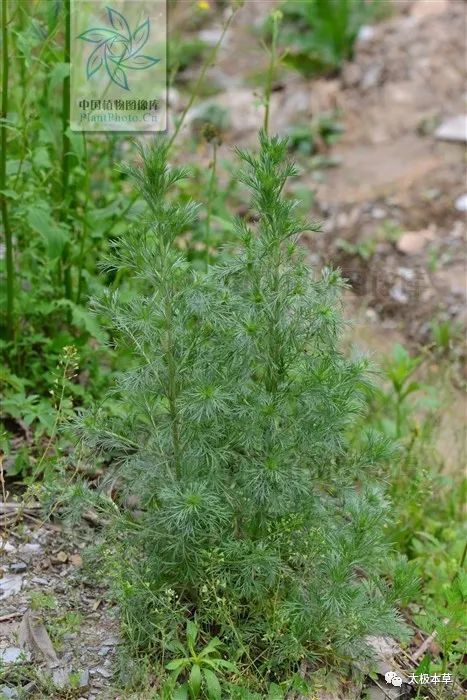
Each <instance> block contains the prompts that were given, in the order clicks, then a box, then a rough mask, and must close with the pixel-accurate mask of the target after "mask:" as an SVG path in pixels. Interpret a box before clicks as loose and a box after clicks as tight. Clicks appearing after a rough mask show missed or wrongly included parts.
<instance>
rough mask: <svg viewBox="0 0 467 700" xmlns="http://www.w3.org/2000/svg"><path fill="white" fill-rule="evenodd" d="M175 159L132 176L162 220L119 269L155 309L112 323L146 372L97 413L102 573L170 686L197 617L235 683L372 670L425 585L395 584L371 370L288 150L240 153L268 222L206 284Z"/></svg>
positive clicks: (145, 229)
mask: <svg viewBox="0 0 467 700" xmlns="http://www.w3.org/2000/svg"><path fill="white" fill-rule="evenodd" d="M168 148H169V145H168V144H167V143H165V144H162V145H161V144H157V143H156V144H155V145H153V146H151V147H149V148H141V156H142V161H143V163H142V167H141V168H132V167H125V170H126V171H128V172H129V173H130V175H131V176H132V177H133V180H134V182H135V184H136V187H137V189H138V190H139V191H140V193H141V195H142V196H144V198H145V199H146V201H147V203H148V205H149V214H148V215H146V216H145V217H144V218H142V219H141V220H140V221H139V222H138V223H137V224H136V225H134V226H133V227H132V228H131V229H130V231H129V232H128V234H125V235H124V236H122V238H120V239H119V240H117V241H115V243H114V248H113V254H112V256H111V258H110V259H109V261H108V263H107V268H110V269H116V270H118V269H120V268H125V269H126V270H129V271H130V272H131V273H132V274H133V277H134V279H135V284H136V286H137V289H138V293H137V294H136V296H135V297H133V298H132V299H131V300H129V301H122V300H120V299H119V297H118V295H117V294H116V293H109V294H108V295H107V297H106V298H105V299H104V300H103V301H101V302H99V303H97V308H98V309H99V310H101V311H102V312H104V313H105V314H107V315H108V317H109V318H110V321H111V324H112V326H113V328H114V331H115V334H116V335H117V337H118V338H119V341H118V342H120V343H123V344H125V345H128V346H129V347H130V348H131V349H132V350H133V353H134V358H135V366H134V368H133V369H132V370H129V371H127V372H126V373H124V374H123V375H122V376H121V377H120V380H119V383H118V386H117V387H116V393H117V396H119V397H120V398H119V405H120V410H119V412H118V416H119V417H118V418H113V419H106V418H105V417H103V416H102V415H101V414H100V410H96V411H94V413H92V414H89V415H87V416H86V417H84V418H83V421H82V424H81V431H82V433H83V435H84V436H85V440H86V442H87V445H88V447H90V448H91V450H92V451H93V452H94V454H96V453H97V454H101V455H102V454H103V455H105V456H106V458H107V459H111V460H112V462H113V464H114V466H115V469H116V472H117V480H116V481H115V474H113V476H112V478H113V480H114V482H113V483H114V484H118V492H119V496H118V499H117V502H116V503H109V501H108V499H107V500H106V499H104V498H103V501H102V503H103V504H104V507H105V509H106V512H107V513H108V515H109V516H112V514H113V516H114V517H111V519H112V520H113V522H114V523H115V528H114V529H113V530H112V528H110V529H109V530H108V540H107V546H106V550H105V551H106V557H105V558H106V561H107V562H108V563H109V567H108V571H109V573H110V575H111V576H112V577H113V580H114V583H115V586H116V592H117V596H118V599H119V603H120V609H121V612H122V616H123V628H124V631H125V633H126V636H127V638H128V639H129V640H130V642H131V644H132V645H133V649H134V650H138V649H139V650H141V651H144V653H145V654H147V653H149V654H152V655H153V658H154V659H156V660H157V661H158V662H159V664H160V669H161V670H162V669H163V668H164V667H165V666H166V664H167V663H170V659H173V653H172V651H171V649H173V648H174V643H177V642H181V643H183V644H186V643H185V630H186V628H187V621H189V620H192V621H195V623H196V629H197V630H198V642H199V645H200V647H201V648H202V647H203V646H204V645H207V644H209V641H210V640H212V639H213V638H217V639H219V640H220V641H221V642H222V645H223V647H222V648H223V649H225V650H227V651H226V653H228V655H229V659H230V660H232V661H233V662H235V665H236V667H237V668H238V669H239V671H238V674H237V675H235V674H234V673H233V674H232V677H231V678H230V679H229V682H230V683H233V684H237V685H240V686H242V687H243V686H244V687H248V688H250V689H252V690H259V691H264V690H265V689H266V688H267V687H268V686H269V683H270V682H278V683H286V679H287V678H288V677H290V676H291V675H292V674H294V673H295V672H296V671H297V670H298V665H299V663H300V660H302V659H308V660H310V661H317V660H327V661H331V662H334V663H335V662H336V661H339V660H340V661H348V660H350V659H352V658H355V657H360V658H361V655H362V654H365V653H367V652H368V649H367V645H366V642H365V638H366V636H367V635H369V634H378V633H384V634H391V633H393V634H401V633H403V630H404V628H403V625H402V624H401V621H400V620H399V619H398V616H397V614H396V613H395V612H394V610H393V607H394V606H395V605H396V604H397V603H399V602H400V600H401V598H403V597H404V595H405V593H406V592H407V590H408V587H407V585H408V582H409V579H410V576H409V575H408V572H407V571H406V567H405V566H404V565H402V566H397V567H396V569H395V574H394V576H393V578H392V579H390V578H386V577H385V576H384V575H383V574H385V573H388V572H389V571H390V570H391V564H390V552H389V550H388V546H387V544H386V542H385V537H384V526H385V523H386V521H387V519H388V510H389V506H388V504H387V503H386V501H385V497H384V494H383V492H382V489H381V487H379V486H378V485H376V484H374V483H373V475H374V473H375V472H376V469H375V468H374V467H375V466H376V465H377V464H378V463H381V462H384V460H387V459H388V458H390V457H391V456H392V454H393V452H392V449H391V445H390V443H389V442H388V441H387V440H385V439H382V438H380V437H378V435H376V434H375V433H371V434H369V435H367V436H366V439H365V440H364V448H363V449H362V450H361V451H360V452H355V451H354V450H353V449H352V448H350V447H349V442H348V439H347V435H348V433H349V431H351V430H352V426H353V425H354V424H356V422H357V417H358V415H359V414H360V412H361V411H362V410H363V408H364V406H365V404H366V397H367V395H368V393H369V391H370V386H371V383H370V381H369V378H368V369H369V368H368V363H367V360H366V359H364V358H360V357H355V358H351V359H348V358H346V357H345V356H344V355H343V354H342V353H341V351H340V350H339V338H340V331H341V327H342V321H341V316H340V301H339V299H340V292H341V290H342V287H343V286H344V282H343V280H342V279H341V277H340V275H339V273H338V272H337V271H334V270H330V269H328V270H325V271H324V272H323V273H322V275H321V276H319V277H317V278H314V277H313V276H312V273H311V271H310V270H309V269H308V267H307V266H306V264H305V262H304V260H303V256H302V255H301V253H300V251H299V249H298V248H297V246H296V239H297V236H298V234H299V233H300V232H301V231H302V230H303V229H304V228H305V227H306V226H307V225H306V224H305V223H304V222H302V221H300V220H299V219H298V218H297V217H296V215H295V206H296V203H294V202H293V201H290V200H288V199H285V198H284V197H283V195H282V193H283V189H284V186H285V184H286V181H287V179H288V178H289V177H291V176H293V175H294V173H295V169H294V167H293V165H291V164H289V163H288V162H287V158H286V155H287V144H286V142H285V141H284V140H281V139H279V138H277V137H276V138H269V137H268V136H267V135H266V134H265V132H262V133H261V136H260V151H259V154H258V155H252V154H251V153H249V152H246V151H238V156H239V158H240V160H241V161H242V169H241V170H240V172H239V175H238V177H239V179H240V181H241V182H242V183H243V184H244V185H246V186H247V187H248V189H249V190H250V191H251V193H252V207H253V209H254V215H253V217H252V219H251V220H253V221H255V222H256V223H254V224H252V225H251V226H249V225H247V223H246V222H245V220H241V219H239V220H238V221H237V222H236V228H237V234H238V240H237V241H236V244H235V250H234V252H233V254H232V255H231V256H230V257H228V258H226V260H225V261H224V262H223V263H222V264H220V265H218V266H211V267H210V268H209V270H208V273H207V274H206V275H202V274H197V273H196V272H195V271H194V270H193V268H192V267H190V266H189V265H188V264H187V263H186V261H185V259H184V258H183V256H182V255H181V253H180V251H179V249H178V246H177V245H176V238H177V236H179V235H180V234H182V233H183V232H184V231H186V230H187V229H189V228H190V227H191V226H192V225H193V221H194V219H195V217H196V211H197V208H196V206H195V205H194V204H193V203H192V202H186V203H184V204H180V203H177V201H176V199H174V198H173V197H171V194H170V190H171V188H172V187H173V186H174V185H175V184H176V183H177V182H179V181H180V179H181V178H183V177H185V176H186V172H185V171H184V170H183V169H180V168H169V167H168V165H167V151H168ZM378 469H379V470H380V469H381V464H379V466H378ZM78 490H79V498H82V489H81V488H79V489H78ZM111 532H113V535H111V534H110V533H111ZM390 580H392V583H389V581H390ZM179 680H180V682H181V683H184V682H185V681H187V680H188V678H186V677H183V673H182V674H181V676H180V678H179ZM229 687H230V686H229Z"/></svg>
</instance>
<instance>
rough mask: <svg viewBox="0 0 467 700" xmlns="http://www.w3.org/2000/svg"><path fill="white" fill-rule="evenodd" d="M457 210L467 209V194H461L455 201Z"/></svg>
mask: <svg viewBox="0 0 467 700" xmlns="http://www.w3.org/2000/svg"><path fill="white" fill-rule="evenodd" d="M454 206H455V207H456V209H457V211H467V194H461V196H460V197H458V198H457V199H456V201H455V202H454Z"/></svg>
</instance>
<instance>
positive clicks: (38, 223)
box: [28, 205, 69, 260]
mask: <svg viewBox="0 0 467 700" xmlns="http://www.w3.org/2000/svg"><path fill="white" fill-rule="evenodd" d="M28 223H29V225H30V226H31V228H32V229H34V230H35V231H37V232H38V233H39V234H40V235H41V236H42V238H43V239H44V242H45V244H46V247H47V253H48V256H49V258H50V259H51V260H55V259H56V258H59V257H60V255H61V254H62V252H63V248H64V246H65V244H66V243H67V241H68V238H69V233H68V229H67V228H66V227H65V226H64V225H63V224H59V223H57V222H56V221H54V220H53V219H52V217H51V215H50V212H49V211H48V210H46V209H42V208H39V207H37V205H36V206H31V208H30V209H29V211H28Z"/></svg>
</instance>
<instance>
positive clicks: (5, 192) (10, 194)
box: [0, 190, 19, 199]
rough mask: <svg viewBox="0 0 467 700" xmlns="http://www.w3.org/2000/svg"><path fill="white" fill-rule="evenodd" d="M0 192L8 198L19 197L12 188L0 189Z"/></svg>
mask: <svg viewBox="0 0 467 700" xmlns="http://www.w3.org/2000/svg"><path fill="white" fill-rule="evenodd" d="M0 194H3V195H4V196H5V197H9V198H10V199H18V197H19V194H18V193H17V192H15V191H14V190H0Z"/></svg>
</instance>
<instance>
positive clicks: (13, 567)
mask: <svg viewBox="0 0 467 700" xmlns="http://www.w3.org/2000/svg"><path fill="white" fill-rule="evenodd" d="M27 568H28V567H27V564H25V563H24V561H17V562H15V563H14V564H10V571H12V572H13V573H14V574H22V573H24V572H25V571H26V569H27Z"/></svg>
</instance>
